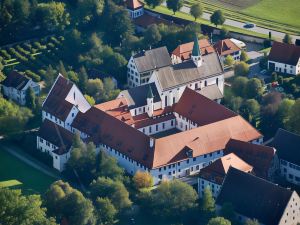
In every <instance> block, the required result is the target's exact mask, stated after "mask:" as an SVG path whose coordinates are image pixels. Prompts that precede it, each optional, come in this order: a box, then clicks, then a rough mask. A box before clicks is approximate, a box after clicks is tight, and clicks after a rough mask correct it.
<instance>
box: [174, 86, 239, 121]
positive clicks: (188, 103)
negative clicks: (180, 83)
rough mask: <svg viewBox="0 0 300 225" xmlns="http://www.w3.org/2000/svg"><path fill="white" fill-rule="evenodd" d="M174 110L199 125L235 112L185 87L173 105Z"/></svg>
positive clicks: (230, 115)
mask: <svg viewBox="0 0 300 225" xmlns="http://www.w3.org/2000/svg"><path fill="white" fill-rule="evenodd" d="M174 111H175V112H177V113H178V114H180V115H182V116H184V117H186V118H187V119H189V120H191V121H193V122H195V123H196V124H198V125H199V126H202V125H206V124H209V123H213V122H216V121H219V120H224V119H227V118H230V117H234V116H236V115H237V114H236V113H235V112H233V111H231V110H229V109H227V108H226V107H224V106H222V105H220V104H218V103H216V102H215V101H212V100H210V99H209V98H206V97H205V96H203V95H201V94H199V93H197V92H195V91H193V90H192V89H190V88H186V89H185V90H184V92H183V94H182V96H181V98H180V99H179V101H178V103H177V104H176V105H175V107H174Z"/></svg>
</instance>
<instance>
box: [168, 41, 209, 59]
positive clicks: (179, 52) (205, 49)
mask: <svg viewBox="0 0 300 225" xmlns="http://www.w3.org/2000/svg"><path fill="white" fill-rule="evenodd" d="M193 46H194V42H193V41H192V42H189V43H185V44H182V45H178V46H177V48H176V49H175V50H174V51H173V52H172V55H176V56H177V57H180V58H181V59H182V60H188V59H190V58H191V54H192V50H193ZM199 46H200V49H201V54H202V55H207V54H209V53H212V52H214V51H215V50H214V48H213V47H212V46H211V44H210V43H209V41H208V40H207V39H200V40H199Z"/></svg>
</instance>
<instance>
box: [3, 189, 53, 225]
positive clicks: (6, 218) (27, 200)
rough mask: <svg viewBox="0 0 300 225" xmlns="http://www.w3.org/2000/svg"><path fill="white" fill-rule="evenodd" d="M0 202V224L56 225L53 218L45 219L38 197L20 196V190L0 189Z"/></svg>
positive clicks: (44, 211) (44, 212)
mask: <svg viewBox="0 0 300 225" xmlns="http://www.w3.org/2000/svg"><path fill="white" fill-rule="evenodd" d="M0 202H1V204H0V221H1V223H2V224H10V225H26V224H40V225H42V224H45V225H55V224H56V223H55V220H54V219H53V218H47V216H46V211H47V210H46V208H44V207H42V201H41V198H40V195H22V193H21V190H10V189H6V188H0Z"/></svg>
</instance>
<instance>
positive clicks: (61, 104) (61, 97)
mask: <svg viewBox="0 0 300 225" xmlns="http://www.w3.org/2000/svg"><path fill="white" fill-rule="evenodd" d="M72 87H73V83H72V82H71V81H69V80H68V79H66V78H64V77H63V76H62V75H59V76H58V77H57V79H56V81H55V83H54V85H53V86H52V89H51V90H50V92H49V94H48V96H47V98H46V100H45V102H44V103H43V110H44V111H46V112H48V113H50V114H52V115H53V116H55V117H57V118H59V119H60V120H62V121H65V119H66V118H67V116H68V115H69V113H70V111H71V109H72V107H73V105H72V104H71V103H70V102H68V101H66V100H65V99H66V97H67V95H68V94H69V92H70V90H71V88H72Z"/></svg>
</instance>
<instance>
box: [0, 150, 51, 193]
mask: <svg viewBox="0 0 300 225" xmlns="http://www.w3.org/2000/svg"><path fill="white" fill-rule="evenodd" d="M11 180H17V181H19V182H21V183H22V184H20V185H17V186H16V187H15V188H20V189H22V191H23V192H24V193H25V194H36V193H44V192H45V191H46V190H47V189H48V187H49V186H50V185H51V184H52V183H53V182H54V181H55V179H54V178H52V177H49V176H47V175H45V174H44V173H42V172H40V171H39V170H36V169H35V168H33V167H31V166H29V165H27V164H25V163H24V162H22V161H21V160H19V159H18V158H16V157H14V156H12V155H10V154H9V153H8V152H6V151H4V150H3V149H1V148H0V181H10V182H11Z"/></svg>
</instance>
